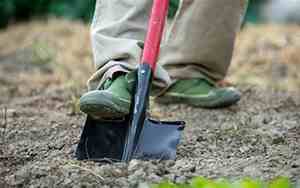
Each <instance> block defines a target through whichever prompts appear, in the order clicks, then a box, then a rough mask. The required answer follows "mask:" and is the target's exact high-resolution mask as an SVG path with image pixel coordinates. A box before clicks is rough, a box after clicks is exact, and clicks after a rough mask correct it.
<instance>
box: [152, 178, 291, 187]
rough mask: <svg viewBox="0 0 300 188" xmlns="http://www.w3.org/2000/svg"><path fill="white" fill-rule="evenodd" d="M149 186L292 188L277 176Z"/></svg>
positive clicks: (203, 179) (192, 181)
mask: <svg viewBox="0 0 300 188" xmlns="http://www.w3.org/2000/svg"><path fill="white" fill-rule="evenodd" d="M150 187H151V188H293V186H292V184H291V183H290V181H289V179H288V178H285V177H279V178H277V179H275V180H273V181H271V182H268V183H265V182H263V181H260V180H254V179H249V178H245V179H242V180H239V181H235V182H230V181H227V180H224V179H219V180H211V179H207V178H203V177H197V178H194V179H192V180H191V181H190V183H188V184H174V183H171V182H162V183H160V184H155V185H152V186H150Z"/></svg>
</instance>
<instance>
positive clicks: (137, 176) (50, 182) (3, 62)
mask: <svg viewBox="0 0 300 188" xmlns="http://www.w3.org/2000/svg"><path fill="white" fill-rule="evenodd" d="M71 26H72V27H73V28H76V29H73V30H70V27H71ZM29 28H30V29H31V32H29V31H28V30H30V29H29ZM268 28H269V27H268ZM250 29H251V30H253V32H255V31H256V30H255V28H250ZM260 29H262V28H260ZM245 32H246V31H245ZM253 32H251V33H253ZM20 33H22V35H23V37H22V36H20ZM246 35H247V36H249V37H251V36H250V34H249V33H247V34H246ZM8 36H12V37H19V43H16V44H7V47H5V45H4V44H3V42H1V43H0V92H1V98H0V110H1V112H0V126H1V127H0V134H1V135H0V187H4V188H6V187H31V188H34V187H134V186H137V185H138V184H140V183H143V182H148V183H154V182H159V181H162V180H166V179H167V180H170V181H174V182H185V181H188V180H190V179H191V178H192V177H194V176H205V177H210V178H222V177H225V178H229V179H237V178H241V177H245V176H249V177H254V178H260V179H272V178H275V177H277V176H287V177H289V178H291V179H292V180H293V181H294V182H296V181H298V180H300V97H299V95H298V93H297V92H291V91H289V90H285V89H282V90H280V89H278V88H277V87H273V88H270V87H269V85H268V87H265V85H249V83H248V82H245V83H241V82H239V85H238V86H237V87H239V88H240V89H241V91H242V93H243V98H242V100H241V101H240V103H239V104H238V105H235V106H232V107H230V108H227V109H218V110H204V109H197V108H192V107H189V106H186V105H168V106H162V105H158V104H155V103H153V105H152V113H153V114H154V116H156V117H158V118H160V119H169V120H185V121H186V122H187V127H186V130H185V131H184V135H183V139H182V141H181V144H180V146H179V148H178V157H177V160H176V161H137V160H134V161H132V162H130V164H123V163H115V164H111V163H94V162H90V161H85V162H79V161H76V160H75V159H74V150H75V148H76V144H77V143H78V140H79V135H80V132H81V129H82V123H83V121H84V118H85V116H84V114H82V113H80V112H79V110H78V97H79V96H80V95H81V94H82V93H83V92H84V91H85V85H84V82H85V81H86V79H87V78H88V76H89V75H90V73H91V72H92V70H93V68H92V66H91V65H90V61H91V53H90V51H89V50H88V51H84V50H83V49H85V50H86V49H88V46H89V39H88V28H87V26H85V25H83V24H81V23H74V22H67V21H58V20H49V22H47V23H41V22H32V23H28V24H24V25H17V26H12V27H11V28H9V29H8V30H6V31H2V33H0V39H1V41H5V40H7V41H8V39H7V37H8ZM79 36H81V38H80V37H79ZM247 36H245V35H242V36H241V37H247ZM59 37H61V38H59ZM55 39H56V40H55ZM79 39H80V40H82V41H80V42H79V41H78V40H79ZM22 41H23V42H22ZM24 41H25V42H24ZM28 41H34V42H28ZM68 44H74V45H72V46H70V48H65V47H66V46H67V45H68ZM75 44H81V45H75ZM241 48H243V47H241ZM2 49H3V50H2ZM243 55H245V53H243ZM240 58H241V57H240ZM238 59H239V57H235V60H234V62H239V61H238ZM290 64H294V63H290ZM285 65H288V66H290V65H289V64H285ZM297 66H298V65H297ZM259 68H260V67H259ZM253 69H255V66H253ZM298 70H299V69H298ZM236 71H237V69H235V64H234V65H233V70H232V71H231V74H230V78H236V77H237V75H238V74H235V72H236ZM248 71H249V70H248ZM254 71H255V70H254ZM256 73H257V72H256ZM239 74H240V73H239Z"/></svg>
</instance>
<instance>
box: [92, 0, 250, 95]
mask: <svg viewBox="0 0 300 188" xmlns="http://www.w3.org/2000/svg"><path fill="white" fill-rule="evenodd" d="M151 6H152V0H97V4H96V11H95V16H94V21H93V23H92V31H91V37H92V47H93V54H94V62H95V64H96V68H97V71H96V73H95V74H94V75H93V76H92V77H91V78H90V80H89V81H88V86H89V89H90V90H93V89H98V88H99V87H100V86H101V85H102V84H103V82H104V81H105V80H106V79H107V78H109V77H112V75H113V73H115V72H118V71H122V72H129V71H131V70H133V69H135V68H136V66H137V64H138V63H139V61H140V58H141V52H142V48H141V47H142V45H143V40H144V38H145V34H146V31H147V22H148V17H149V14H150V10H151ZM246 6H247V0H181V3H180V7H179V11H178V12H177V14H176V16H175V18H174V19H173V21H172V22H170V23H168V28H167V29H166V32H165V36H164V40H163V42H162V46H161V53H160V58H159V62H158V64H159V65H158V66H157V71H156V73H155V78H156V83H157V84H161V86H169V85H170V84H171V82H172V80H174V79H189V78H201V77H203V76H205V77H208V78H210V79H211V80H212V81H218V80H221V79H223V78H224V77H225V75H226V73H227V69H228V67H229V65H230V62H231V58H232V52H233V46H234V42H235V37H236V34H237V32H238V31H239V28H240V24H241V20H242V17H243V15H244V12H245V9H246Z"/></svg>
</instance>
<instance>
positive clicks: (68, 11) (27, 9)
mask: <svg viewBox="0 0 300 188" xmlns="http://www.w3.org/2000/svg"><path fill="white" fill-rule="evenodd" d="M95 2H96V0H30V1H29V0H0V27H4V26H6V25H7V24H8V23H9V22H16V21H24V20H25V21H26V20H28V19H30V18H33V17H45V16H48V15H55V16H60V17H66V18H69V19H81V20H84V21H89V20H90V19H91V18H92V16H93V12H94V7H95Z"/></svg>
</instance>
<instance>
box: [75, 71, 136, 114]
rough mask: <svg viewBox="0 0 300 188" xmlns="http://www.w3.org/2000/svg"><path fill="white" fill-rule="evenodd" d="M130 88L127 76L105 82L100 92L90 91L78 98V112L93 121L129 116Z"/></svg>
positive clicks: (131, 85)
mask: <svg viewBox="0 0 300 188" xmlns="http://www.w3.org/2000/svg"><path fill="white" fill-rule="evenodd" d="M132 87H133V84H131V83H130V82H129V81H128V79H127V75H126V76H125V75H121V76H118V77H117V78H115V79H114V80H107V81H106V82H105V84H104V87H103V89H102V90H95V91H90V92H87V93H86V94H84V95H83V96H82V97H81V98H80V110H81V111H82V112H84V113H86V114H88V115H90V116H92V117H93V118H95V119H117V118H122V117H124V116H126V115H128V114H129V111H130V105H131V98H132Z"/></svg>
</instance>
